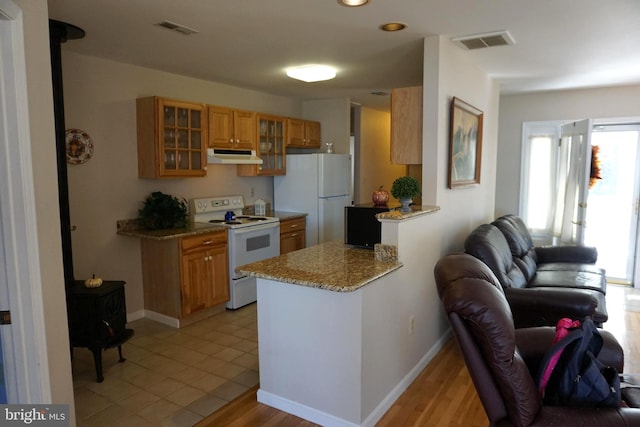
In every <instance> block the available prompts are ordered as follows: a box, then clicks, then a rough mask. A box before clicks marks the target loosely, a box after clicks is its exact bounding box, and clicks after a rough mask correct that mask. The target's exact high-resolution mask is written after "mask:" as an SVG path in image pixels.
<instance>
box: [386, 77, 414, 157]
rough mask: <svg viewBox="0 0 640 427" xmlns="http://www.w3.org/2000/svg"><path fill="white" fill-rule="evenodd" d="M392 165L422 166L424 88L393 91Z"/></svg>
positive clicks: (406, 88)
mask: <svg viewBox="0 0 640 427" xmlns="http://www.w3.org/2000/svg"><path fill="white" fill-rule="evenodd" d="M391 163H393V164H402V165H417V164H422V86H413V87H405V88H399V89H393V90H392V91H391Z"/></svg>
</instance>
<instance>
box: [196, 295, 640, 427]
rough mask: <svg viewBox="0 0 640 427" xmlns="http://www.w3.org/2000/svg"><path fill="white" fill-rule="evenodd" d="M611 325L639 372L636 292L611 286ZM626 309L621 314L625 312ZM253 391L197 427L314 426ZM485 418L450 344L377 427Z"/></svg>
mask: <svg viewBox="0 0 640 427" xmlns="http://www.w3.org/2000/svg"><path fill="white" fill-rule="evenodd" d="M609 289H610V290H609V291H608V292H607V303H608V308H609V315H610V320H609V321H608V322H607V323H606V324H605V329H607V330H609V331H611V332H612V333H613V334H614V335H615V336H616V338H617V339H618V341H620V343H621V345H622V347H623V349H624V352H625V372H626V373H640V292H638V291H634V290H632V289H625V288H622V287H614V286H610V287H609ZM623 308H624V309H623ZM256 391H257V387H255V388H253V389H251V390H249V391H247V392H246V393H245V394H244V395H242V396H241V397H239V398H238V399H236V400H234V401H233V402H231V403H229V404H227V405H226V406H224V407H223V408H221V409H220V410H218V411H217V412H215V413H213V414H212V415H210V416H209V417H207V418H205V419H203V420H202V421H201V422H200V423H198V424H196V427H209V426H229V427H236V426H237V427H240V426H260V427H262V426H278V427H281V426H289V427H307V426H315V425H316V424H313V423H311V422H309V421H305V420H302V419H300V418H298V417H295V416H293V415H290V414H287V413H285V412H282V411H279V410H277V409H274V408H271V407H268V406H266V405H263V404H261V403H258V402H257V401H256ZM487 425H488V420H487V416H486V414H485V412H484V409H483V407H482V404H481V403H480V400H479V398H478V395H477V394H476V391H475V388H474V386H473V383H472V382H471V378H470V377H469V373H468V371H467V368H466V366H465V364H464V360H463V358H462V355H461V354H460V350H459V349H458V346H457V344H456V342H455V340H453V339H451V340H450V341H449V342H448V343H447V344H446V345H445V347H444V348H443V349H442V350H441V351H440V352H439V353H438V354H437V355H436V357H434V359H433V360H432V361H431V363H429V365H428V366H427V367H426V368H425V369H424V370H423V371H422V372H421V373H420V375H419V376H418V378H416V380H415V381H414V382H413V383H412V384H411V385H410V386H409V387H408V388H407V390H405V392H404V393H403V394H402V395H401V396H400V398H399V399H398V400H397V401H396V402H395V403H394V404H393V406H392V407H391V408H390V409H389V411H388V412H387V413H386V414H385V415H384V417H383V418H382V419H381V420H380V421H379V422H378V423H377V424H376V426H377V427H397V426H402V427H422V426H429V427H458V426H460V427H462V426H464V427H486V426H487Z"/></svg>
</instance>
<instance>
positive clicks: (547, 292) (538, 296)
mask: <svg viewBox="0 0 640 427" xmlns="http://www.w3.org/2000/svg"><path fill="white" fill-rule="evenodd" d="M504 294H505V296H506V297H507V301H508V302H509V306H510V307H511V313H512V315H513V323H514V325H515V327H516V328H525V327H532V326H555V325H556V323H557V322H558V320H560V319H562V318H563V317H569V318H571V319H578V320H582V319H584V318H586V317H590V318H593V316H594V314H595V311H596V307H597V305H598V302H597V301H596V299H595V298H593V297H592V296H590V295H585V294H582V293H579V292H572V291H571V290H568V289H563V288H505V289H504Z"/></svg>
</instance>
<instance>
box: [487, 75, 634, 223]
mask: <svg viewBox="0 0 640 427" xmlns="http://www.w3.org/2000/svg"><path fill="white" fill-rule="evenodd" d="M639 100H640V85H638V86H623V87H610V88H597V89H583V90H567V91H554V92H542V93H533V94H523V95H505V96H502V97H501V98H500V128H499V147H500V150H499V152H498V171H497V177H496V216H499V215H504V214H507V213H518V206H519V202H520V160H521V148H522V123H523V122H529V121H552V120H580V119H587V118H593V119H604V118H620V117H637V116H640V101H639Z"/></svg>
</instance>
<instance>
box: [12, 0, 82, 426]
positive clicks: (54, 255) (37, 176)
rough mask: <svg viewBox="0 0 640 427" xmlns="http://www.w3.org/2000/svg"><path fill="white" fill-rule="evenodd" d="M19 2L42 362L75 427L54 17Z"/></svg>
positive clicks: (43, 8) (36, 5)
mask: <svg viewBox="0 0 640 427" xmlns="http://www.w3.org/2000/svg"><path fill="white" fill-rule="evenodd" d="M13 1H14V2H15V3H16V4H17V5H18V7H20V8H21V9H22V12H23V22H24V36H25V40H24V41H25V51H26V52H25V60H26V66H27V76H26V80H27V91H28V101H29V121H30V128H29V131H30V134H31V154H32V167H33V181H34V186H35V189H34V190H35V205H36V206H35V207H36V217H37V223H38V229H37V233H38V246H39V258H40V272H41V275H42V298H43V310H44V321H45V337H46V343H47V360H41V361H40V362H41V363H47V364H48V365H49V372H50V378H49V383H50V389H51V400H52V402H53V403H67V404H70V411H69V412H70V416H71V417H72V420H71V423H72V425H73V423H74V420H75V412H74V404H73V402H74V400H73V384H72V380H71V363H70V356H69V338H68V329H67V311H66V302H65V289H64V276H63V271H62V248H61V245H62V243H61V241H60V226H59V224H60V218H59V213H58V187H57V172H56V161H55V158H56V153H55V147H56V143H55V130H54V116H53V92H52V88H51V65H50V64H51V60H50V55H49V23H48V11H47V5H46V2H34V1H29V0H13ZM24 339H25V340H30V339H36V337H24ZM21 386H25V385H24V384H22V385H21ZM24 403H27V402H24ZM33 403H40V402H33ZM41 403H48V402H41Z"/></svg>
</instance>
